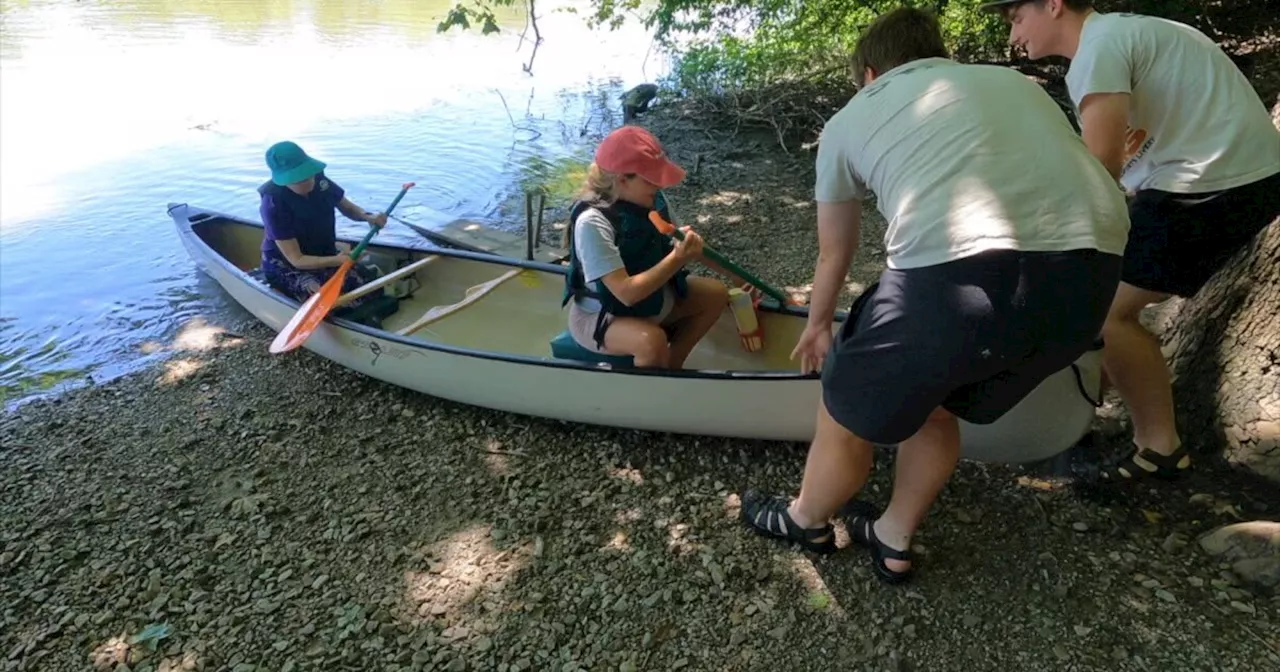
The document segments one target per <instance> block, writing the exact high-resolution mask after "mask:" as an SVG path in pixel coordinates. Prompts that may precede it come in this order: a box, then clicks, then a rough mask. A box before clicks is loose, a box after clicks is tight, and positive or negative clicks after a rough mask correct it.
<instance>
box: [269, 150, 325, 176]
mask: <svg viewBox="0 0 1280 672" xmlns="http://www.w3.org/2000/svg"><path fill="white" fill-rule="evenodd" d="M267 167H268V168H270V169H271V181H272V182H275V183H276V184H278V185H280V186H282V187H283V186H286V185H289V184H293V183H294V182H301V181H303V180H305V179H307V178H308V177H311V176H313V175H315V174H317V173H319V172H320V171H322V170H324V168H325V163H324V161H320V160H317V159H313V158H311V157H310V156H308V155H307V153H306V152H304V151H302V148H301V147H299V146H298V143H296V142H292V141H289V140H286V141H284V142H277V143H276V144H274V145H271V147H270V148H268V149H267Z"/></svg>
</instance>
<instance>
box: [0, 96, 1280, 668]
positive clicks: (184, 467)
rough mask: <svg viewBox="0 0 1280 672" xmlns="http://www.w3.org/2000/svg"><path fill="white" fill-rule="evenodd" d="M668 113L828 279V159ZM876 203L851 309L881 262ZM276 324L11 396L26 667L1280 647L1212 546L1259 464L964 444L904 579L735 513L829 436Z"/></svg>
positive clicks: (4, 433)
mask: <svg viewBox="0 0 1280 672" xmlns="http://www.w3.org/2000/svg"><path fill="white" fill-rule="evenodd" d="M643 122H644V123H646V124H648V125H651V126H652V127H653V128H655V130H656V132H657V133H658V135H659V137H661V138H662V139H663V140H664V142H666V143H667V145H668V148H669V149H670V150H671V151H672V152H673V153H674V154H675V155H676V157H677V159H678V160H680V161H681V162H682V163H684V164H685V165H687V166H690V167H692V166H693V165H694V163H695V162H697V163H698V166H699V168H698V171H697V172H696V173H695V174H694V175H693V176H692V179H691V180H690V181H689V183H688V184H686V185H683V186H681V187H680V188H678V189H676V190H672V193H671V196H672V199H673V202H674V204H675V207H676V213H677V219H679V220H681V221H683V222H686V223H692V224H694V225H695V226H697V227H699V230H700V231H701V232H703V234H704V235H705V236H706V237H707V238H708V240H710V241H713V243H714V244H715V245H716V246H717V247H718V248H720V249H721V250H723V251H724V252H725V253H726V254H728V255H729V256H730V257H732V258H734V259H735V260H738V261H740V262H741V263H742V264H743V265H744V266H746V267H747V268H750V269H752V270H754V271H756V272H757V273H758V274H760V275H761V276H763V277H765V278H767V279H769V280H772V281H773V282H775V283H776V284H779V285H783V286H786V287H788V288H789V289H791V290H792V291H795V292H797V293H799V294H801V295H804V294H807V289H808V286H809V283H810V282H811V278H812V272H813V263H814V257H815V254H816V244H817V239H816V231H815V229H814V224H813V220H814V212H813V205H812V202H811V201H810V200H809V198H810V194H811V190H812V170H813V168H812V155H811V154H808V153H805V152H793V153H791V154H786V153H783V152H782V151H781V150H779V149H778V148H777V145H776V144H775V143H774V142H772V141H771V139H770V138H769V137H768V134H762V135H746V136H739V137H738V138H734V139H730V138H728V137H725V136H723V135H721V134H720V133H719V132H716V131H711V132H708V131H705V130H701V129H700V128H699V127H698V125H697V124H696V123H695V122H693V121H690V120H687V119H683V120H682V119H681V118H679V117H678V116H673V115H666V116H664V115H662V114H658V113H654V114H653V115H652V116H650V117H646V118H644V119H643ZM698 155H701V157H702V158H701V159H700V160H699V159H696V158H695V157H696V156H698ZM868 220H869V221H868V223H867V225H866V228H864V233H863V248H862V250H861V251H860V252H859V256H858V258H857V260H856V261H855V263H854V268H853V269H852V273H851V276H850V279H851V281H852V283H853V284H852V285H851V286H850V287H849V288H848V291H846V292H845V293H844V295H843V296H842V297H841V303H842V304H847V303H848V301H849V300H851V298H852V296H853V295H855V294H856V293H857V291H859V290H860V289H861V286H862V285H863V284H865V283H868V282H870V281H872V280H873V279H874V278H875V276H876V274H877V273H878V271H879V269H880V268H881V265H882V263H883V261H882V259H883V250H882V249H880V247H879V246H880V244H881V243H880V241H881V239H882V236H883V227H884V223H883V221H882V220H881V219H880V218H879V217H876V216H872V217H869V218H868ZM272 336H273V334H272V333H270V332H269V330H267V329H266V328H265V327H263V326H262V325H259V324H257V323H254V322H225V323H221V324H217V323H215V324H202V323H199V322H193V323H191V324H189V325H188V328H187V329H186V330H184V332H183V334H182V335H181V336H180V338H179V339H177V340H176V341H175V342H174V343H173V344H171V346H170V347H172V348H173V352H172V353H171V357H169V359H167V360H166V361H165V362H163V363H161V364H158V365H156V366H154V367H152V368H150V369H148V370H146V371H144V372H141V373H139V374H136V375H133V376H129V377H126V378H122V379H119V380H116V381H113V382H111V383H107V384H104V385H99V386H94V387H91V388H86V389H82V390H77V391H74V392H71V393H69V394H67V395H65V396H63V397H61V398H59V399H57V400H50V401H39V402H34V403H31V404H29V405H26V406H24V407H23V408H21V409H19V410H17V411H15V412H12V413H9V414H6V415H5V416H3V421H2V423H0V446H3V448H2V449H0V450H2V452H0V464H2V465H3V468H2V469H0V593H3V594H4V595H5V596H6V600H5V604H4V606H3V609H2V611H0V619H2V620H0V657H2V658H0V661H2V662H0V667H2V668H3V669H6V670H37V669H38V670H84V669H113V667H114V669H123V668H120V667H117V666H116V665H117V663H115V662H113V661H119V660H124V659H125V658H126V657H127V656H135V657H139V656H141V655H142V653H143V652H144V651H145V650H146V648H147V646H146V641H143V642H140V643H137V644H134V645H132V646H130V644H129V640H130V638H131V637H134V636H136V635H138V634H139V633H140V632H142V631H144V629H145V628H146V627H147V626H148V625H149V624H163V625H165V626H167V628H168V630H167V631H159V634H163V635H164V636H163V637H162V638H160V639H158V640H147V641H154V642H155V648H156V652H155V653H153V654H150V655H147V656H146V657H145V658H144V659H143V660H142V661H141V662H134V663H131V665H130V669H131V670H133V671H134V672H137V671H138V670H143V669H151V670H172V669H204V670H234V671H235V672H249V671H250V670H273V671H274V670H310V669H314V670H326V671H329V670H364V669H371V670H372V669H377V670H433V669H442V670H505V671H510V670H534V669H536V670H552V669H554V670H570V669H591V670H597V669H598V670H670V669H714V670H756V669H760V670H763V669H796V670H807V669H827V668H830V667H834V668H835V669H873V670H908V669H930V670H964V671H965V672H971V671H973V670H1007V669H1074V670H1149V669H1156V668H1160V667H1167V668H1169V669H1174V670H1209V669H1213V670H1223V671H1229V670H1254V669H1260V665H1259V664H1260V663H1261V666H1262V667H1265V666H1267V665H1277V666H1280V597H1278V596H1274V595H1272V594H1270V593H1269V591H1267V590H1265V589H1263V588H1262V587H1260V586H1258V585H1255V584H1252V583H1249V582H1248V581H1245V580H1244V579H1242V578H1241V577H1240V576H1239V575H1238V574H1237V573H1236V572H1235V571H1232V568H1233V566H1234V565H1232V563H1230V562H1227V561H1225V560H1224V557H1225V556H1215V555H1211V554H1210V553H1209V552H1208V551H1206V549H1205V548H1204V547H1203V546H1202V544H1201V543H1200V538H1201V536H1202V535H1204V534H1205V533H1207V532H1209V531H1210V530H1213V529H1215V528H1217V527H1219V526H1220V525H1224V524H1230V523H1235V522H1238V521H1240V520H1249V519H1253V518H1274V517H1276V516H1277V512H1280V493H1277V492H1276V491H1275V489H1274V488H1273V487H1270V488H1269V487H1267V486H1266V484H1263V483H1255V482H1252V481H1249V480H1246V479H1245V478H1244V477H1243V476H1241V475H1239V474H1237V473H1235V472H1225V471H1220V470H1218V468H1217V467H1206V468H1204V469H1201V470H1198V471H1197V472H1196V473H1195V474H1193V475H1192V476H1191V477H1190V478H1189V479H1187V480H1185V481H1183V482H1179V483H1175V484H1167V485H1166V484H1160V485H1152V486H1146V487H1141V488H1137V489H1136V490H1134V491H1132V492H1129V493H1128V494H1126V495H1124V496H1123V497H1118V496H1113V497H1100V496H1095V497H1088V498H1086V497H1082V496H1080V493H1078V492H1076V491H1074V490H1073V489H1072V488H1071V487H1069V480H1068V479H1063V478H1055V477H1048V476H1042V475H1038V474H1036V473H1028V472H1025V471H1020V470H1017V469H1011V468H1004V467H1000V466H993V465H979V464H968V463H966V464H963V465H962V466H961V467H960V469H959V470H958V472H957V474H956V476H955V478H954V479H953V480H952V481H951V483H949V484H948V486H947V488H946V489H945V490H944V492H943V494H942V497H941V499H940V501H939V502H938V504H937V506H936V507H935V509H934V512H933V514H932V516H931V518H930V519H929V520H927V521H926V523H925V527H924V529H923V531H922V534H921V535H920V537H919V538H918V540H917V542H918V548H917V550H918V551H919V552H920V553H921V558H922V559H921V561H920V567H919V571H920V573H919V575H918V577H917V580H916V581H915V582H914V583H912V584H910V585H908V586H905V587H898V588H890V587H887V586H882V585H881V584H879V583H877V582H876V580H875V579H874V578H873V577H872V575H871V572H870V571H869V569H868V564H867V558H866V556H865V554H863V553H862V552H861V551H860V550H858V549H857V548H856V547H854V548H845V549H844V550H843V551H842V552H840V553H837V554H835V555H834V556H833V557H829V558H825V559H815V558H812V557H810V556H806V555H804V554H802V553H800V552H797V551H794V550H791V549H787V548H785V547H782V546H780V545H778V544H776V543H773V542H770V541H768V540H764V539H760V538H758V537H756V536H754V535H751V534H749V533H748V532H747V531H745V530H744V529H743V528H742V527H741V525H740V524H739V523H738V522H737V520H736V518H735V516H736V514H737V500H736V497H735V495H734V493H736V492H738V491H739V490H740V489H742V488H745V487H762V488H770V489H780V490H792V489H794V488H795V487H796V486H797V485H798V483H799V479H800V475H801V470H802V468H803V459H804V449H805V447H804V446H801V445H793V444H780V443H769V442H735V441H725V440H719V439H708V438H697V437H680V436H667V435H657V434H649V433H641V432H623V431H611V430H607V429H600V428H592V427H585V426H577V425H568V424H562V423H557V422H549V421H541V420H536V419H532V418H526V417H520V416H514V415H508V414H501V413H494V412H488V411H484V410H481V409H476V408H471V407H465V406H461V405H458V404H453V403H448V402H442V401H439V400H436V399H432V398H429V397H425V396H423V395H417V394H412V393H408V392H406V391H403V390H400V389H398V388H394V387H391V386H388V385H385V384H382V383H378V382H377V381H373V380H371V379H367V378H364V377H361V376H359V375H356V374H353V373H351V372H348V371H346V370H343V369H341V368H339V367H336V366H334V365H332V364H330V363H329V362H327V361H325V360H322V359H320V358H318V357H316V356H314V355H312V354H311V353H309V352H306V351H300V352H298V353H295V354H292V355H290V356H288V357H273V356H271V355H269V354H268V353H267V344H268V343H269V342H270V340H271V338H272ZM1105 410H1106V412H1107V413H1106V414H1110V415H1113V416H1114V415H1115V413H1114V411H1112V410H1111V409H1110V408H1108V409H1105ZM1111 422H1112V423H1113V424H1117V425H1119V426H1122V425H1123V420H1122V419H1113V420H1112V421H1111ZM889 466H890V462H889V461H888V456H886V455H880V456H878V459H877V464H876V470H875V472H874V474H873V477H872V480H871V483H870V485H869V490H868V492H869V496H870V497H872V498H873V499H875V500H876V501H883V500H884V498H885V496H886V495H887V493H888V489H889V485H890V482H891V476H890V474H891V470H890V469H889V468H888V467H889ZM838 530H839V533H840V544H841V545H842V546H847V545H848V536H847V534H845V533H844V530H843V528H838ZM1210 548H1211V549H1213V546H1212V544H1210ZM1214 550H1216V549H1214ZM156 632H157V631H153V633H156Z"/></svg>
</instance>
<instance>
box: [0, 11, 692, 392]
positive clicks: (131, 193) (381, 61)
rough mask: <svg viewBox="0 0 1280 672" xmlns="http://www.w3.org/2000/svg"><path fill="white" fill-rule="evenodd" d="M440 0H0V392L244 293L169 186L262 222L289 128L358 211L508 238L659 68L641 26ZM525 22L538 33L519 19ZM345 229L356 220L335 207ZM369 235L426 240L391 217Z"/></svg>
mask: <svg viewBox="0 0 1280 672" xmlns="http://www.w3.org/2000/svg"><path fill="white" fill-rule="evenodd" d="M452 4H453V2H452V0H377V1H374V0H345V1H344V0H216V1H211V0H132V1H120V0H117V1H110V0H45V1H43V2H37V1H26V2H24V1H21V0H3V3H0V18H2V20H3V24H2V25H3V36H2V39H0V91H3V94H2V95H0V401H3V403H4V404H5V405H6V406H10V405H12V404H13V403H15V402H20V401H21V400H24V399H31V398H34V397H35V396H39V395H43V394H48V393H51V392H56V391H58V390H60V389H65V388H66V387H68V386H75V385H80V384H84V383H87V382H91V381H97V382H101V381H103V380H107V379H110V378H113V377H116V376H119V375H121V374H124V373H128V372H129V371H132V370H136V369H137V368H139V367H140V366H142V365H145V364H146V363H148V362H149V361H150V360H151V359H153V358H156V357H163V356H165V345H164V344H166V343H168V342H170V341H172V340H173V338H174V336H175V334H177V333H179V330H181V329H182V328H183V327H184V325H190V324H191V323H192V322H193V321H198V320H201V319H206V318H207V317H208V316H210V315H215V316H216V315H219V314H224V315H225V314H226V313H227V311H231V312H235V311H237V310H239V309H238V307H237V306H235V305H234V304H233V303H232V302H231V300H230V299H229V297H228V296H227V295H226V294H225V293H223V292H222V290H221V289H220V288H219V287H218V286H217V285H216V284H215V283H213V282H212V281H211V280H209V279H207V278H206V277H204V276H203V275H201V274H198V273H197V271H196V269H195V266H194V264H193V263H192V262H191V261H190V259H189V257H188V256H187V254H186V252H185V251H184V249H183V247H182V245H181V243H180V242H179V241H178V239H177V236H176V234H175V232H174V228H173V224H172V221H171V220H170V219H169V218H168V216H167V215H166V214H165V206H166V204H167V203H169V202H186V203H191V204H193V205H199V206H204V207H209V208H212V209H216V210H222V211H224V212H228V213H231V214H235V215H241V216H246V217H249V218H252V219H255V220H256V219H257V194H256V193H255V191H254V190H255V189H256V188H257V186H258V185H259V184H261V183H262V181H263V180H265V179H266V178H267V172H266V167H265V165H264V163H263V152H264V151H265V150H266V148H267V147H268V146H269V145H270V144H271V143H273V142H276V141H278V140H282V139H292V140H294V141H296V142H298V143H299V144H301V145H302V146H303V147H304V148H305V149H306V150H307V151H308V152H309V153H311V154H312V155H314V156H316V157H317V158H320V159H322V160H324V161H326V162H327V163H328V164H329V169H328V170H327V173H328V174H329V176H330V177H332V178H333V179H334V180H336V181H338V182H339V183H340V184H342V185H343V187H344V188H345V189H346V190H347V194H348V196H349V197H350V198H351V199H352V200H353V201H355V202H356V203H357V204H359V205H362V206H364V207H366V208H369V209H382V208H385V207H386V205H387V204H388V203H389V202H390V201H391V199H392V198H394V197H395V194H396V193H397V191H398V189H399V187H400V185H401V184H402V183H403V182H406V181H414V182H416V183H417V186H416V187H415V188H414V189H412V190H410V192H409V194H408V195H407V196H406V197H405V198H404V200H403V201H401V203H400V205H399V206H397V210H396V215H397V216H399V217H402V218H404V219H405V220H408V221H412V222H414V223H415V224H420V225H424V226H427V227H430V228H435V227H439V226H441V225H443V224H445V223H447V222H450V221H453V220H455V219H459V218H465V219H469V220H474V221H478V222H482V223H484V224H486V225H488V226H493V227H495V228H503V229H508V230H512V231H522V230H523V228H522V227H523V222H524V196H523V194H524V191H525V189H526V188H532V187H535V186H538V187H542V188H546V189H549V190H550V191H551V193H552V196H553V198H552V199H550V200H549V203H548V204H549V205H558V203H557V202H556V198H555V196H556V195H560V194H567V192H568V190H569V189H571V188H572V187H573V186H574V184H575V181H576V178H577V176H578V175H580V174H581V170H582V168H583V166H584V165H585V163H586V161H589V157H590V152H591V151H592V149H593V147H594V144H595V143H596V142H598V140H599V138H600V137H601V135H602V134H603V133H606V132H608V130H610V129H611V128H614V127H616V126H618V125H619V124H621V110H620V106H619V103H618V95H619V94H620V93H621V92H622V91H624V90H625V89H627V88H629V87H631V86H634V85H635V84H637V83H640V82H643V81H653V80H654V79H655V78H656V77H658V76H660V75H661V74H663V73H664V72H665V68H666V67H667V63H666V62H665V61H663V60H662V59H661V58H660V57H659V56H658V55H657V52H656V49H653V50H652V51H651V49H650V46H651V41H650V36H649V35H648V34H647V33H646V32H645V31H644V29H643V28H642V27H640V26H638V25H637V24H636V23H635V22H631V25H628V26H625V27H623V28H622V29H620V30H616V31H612V32H610V31H607V30H605V29H601V30H597V31H592V30H590V29H588V28H587V27H586V25H585V23H584V18H583V14H574V13H570V12H565V11H556V10H557V8H560V9H563V8H574V7H576V8H577V9H578V10H579V11H582V10H588V9H589V6H588V4H587V3H586V2H584V1H583V0H570V1H562V2H559V3H553V2H549V1H546V0H542V1H540V2H538V5H537V6H538V11H539V21H538V24H539V27H540V28H541V31H542V35H543V37H544V42H543V43H542V44H541V45H540V46H539V47H538V50H537V54H536V57H535V58H534V61H533V69H532V73H531V74H530V73H526V72H525V71H524V69H523V65H524V64H525V63H527V62H528V60H529V56H530V53H531V49H532V45H531V44H529V43H528V42H527V41H526V42H524V43H522V42H521V41H520V34H521V32H522V31H523V30H524V28H525V23H526V20H525V15H524V12H523V11H522V10H509V11H506V12H504V13H503V14H501V15H500V17H499V18H500V26H501V28H502V32H501V33H500V34H493V35H487V36H482V35H480V33H479V31H478V30H475V29H473V30H472V31H468V32H459V31H457V29H454V30H451V31H450V32H449V33H446V34H439V33H437V32H436V25H437V24H438V23H439V21H440V20H441V19H442V18H443V17H444V15H445V12H446V11H447V10H448V9H449V7H451V6H452ZM530 35H532V32H531V31H530ZM338 221H339V225H340V226H341V227H343V231H344V232H347V233H354V234H355V235H356V236H359V235H360V234H362V233H363V229H362V228H361V227H362V226H363V225H359V224H357V223H355V222H350V221H347V220H345V219H344V218H342V217H339V219H338ZM379 239H380V240H400V241H409V240H414V241H419V240H421V239H420V238H418V237H417V236H416V234H414V233H413V232H412V231H410V230H408V229H407V228H406V227H403V226H398V225H397V224H396V223H395V222H394V221H393V222H391V223H390V224H389V225H388V227H387V228H386V229H385V230H384V232H383V233H382V234H380V235H379Z"/></svg>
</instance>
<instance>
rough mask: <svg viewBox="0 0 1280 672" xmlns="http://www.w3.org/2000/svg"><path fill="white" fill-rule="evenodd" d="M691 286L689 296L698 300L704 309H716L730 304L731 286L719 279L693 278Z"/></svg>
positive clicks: (699, 305) (700, 306)
mask: <svg viewBox="0 0 1280 672" xmlns="http://www.w3.org/2000/svg"><path fill="white" fill-rule="evenodd" d="M690 287H691V289H692V291H691V292H690V295H691V296H690V297H689V298H691V299H694V300H695V301H697V304H698V307H699V308H701V309H702V310H705V311H716V310H720V309H721V308H724V307H725V306H726V305H728V304H729V288H728V287H727V286H726V285H725V284H724V283H723V282H720V281H719V280H712V279H711V278H691V279H690Z"/></svg>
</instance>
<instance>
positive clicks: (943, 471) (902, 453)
mask: <svg viewBox="0 0 1280 672" xmlns="http://www.w3.org/2000/svg"><path fill="white" fill-rule="evenodd" d="M959 460H960V424H959V423H958V422H957V421H956V416H954V415H952V414H951V413H950V412H948V411H947V410H946V409H944V408H941V407H939V408H937V409H934V411H933V413H932V414H930V415H929V419H928V420H927V421H926V422H925V424H924V426H923V427H921V428H920V430H919V431H917V432H916V433H915V434H914V435H912V437H911V438H909V439H907V440H906V441H903V442H902V443H901V444H899V445H898V456H897V463H896V464H895V465H894V474H893V495H892V497H891V498H890V500H889V508H887V509H885V511H884V514H883V515H882V516H880V519H879V520H877V521H876V523H875V532H876V537H877V538H879V539H880V541H882V542H884V543H885V544H887V545H888V546H889V547H890V548H893V549H895V550H899V551H905V550H907V549H908V548H910V547H911V537H912V536H914V535H915V532H916V529H917V528H919V526H920V522H921V521H923V520H924V517H925V515H926V514H927V513H928V512H929V507H931V506H933V502H934V500H935V499H937V497H938V493H939V492H941V491H942V486H943V485H945V484H946V483H947V480H948V479H950V478H951V474H952V473H953V472H954V471H955V469H956V463H957V462H959ZM884 562H885V565H886V566H887V567H888V568H889V569H891V570H893V571H895V572H905V571H906V570H907V569H909V568H910V566H911V565H910V563H909V562H905V561H902V560H894V559H891V558H886V559H885V561H884Z"/></svg>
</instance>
